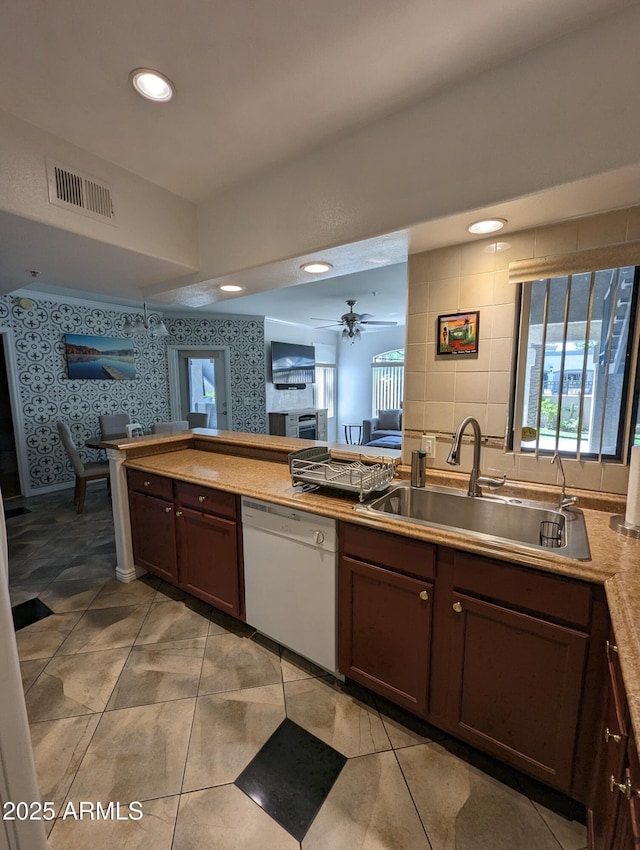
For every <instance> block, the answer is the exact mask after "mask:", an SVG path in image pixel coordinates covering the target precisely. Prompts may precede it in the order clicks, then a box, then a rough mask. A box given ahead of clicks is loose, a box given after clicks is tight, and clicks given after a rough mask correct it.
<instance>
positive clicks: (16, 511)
mask: <svg viewBox="0 0 640 850" xmlns="http://www.w3.org/2000/svg"><path fill="white" fill-rule="evenodd" d="M30 513H31V511H30V510H29V508H7V507H5V509H4V518H5V519H13V517H14V516H22V515H23V514H30Z"/></svg>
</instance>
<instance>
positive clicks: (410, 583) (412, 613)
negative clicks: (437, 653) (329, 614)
mask: <svg viewBox="0 0 640 850" xmlns="http://www.w3.org/2000/svg"><path fill="white" fill-rule="evenodd" d="M339 598H340V606H339V667H340V671H341V672H342V673H344V675H345V676H349V678H351V679H354V680H355V681H356V682H359V683H360V684H362V685H366V686H367V687H369V688H371V690H373V691H375V692H376V693H379V694H382V695H383V696H386V697H388V698H389V699H390V700H392V701H393V702H396V703H398V704H399V705H402V706H404V707H405V708H408V709H410V710H411V711H414V712H416V713H417V714H421V715H423V716H424V715H425V714H426V711H427V696H428V694H427V687H428V681H429V661H430V657H431V609H432V598H433V585H432V584H431V583H430V582H428V581H425V580H424V579H416V578H413V577H411V576H406V575H401V574H400V573H397V572H394V571H392V570H389V569H384V568H382V567H378V566H374V565H372V564H366V563H362V562H361V561H356V560H354V559H352V558H346V557H343V558H341V560H340V573H339Z"/></svg>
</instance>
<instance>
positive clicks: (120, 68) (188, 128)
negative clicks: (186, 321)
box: [0, 0, 640, 321]
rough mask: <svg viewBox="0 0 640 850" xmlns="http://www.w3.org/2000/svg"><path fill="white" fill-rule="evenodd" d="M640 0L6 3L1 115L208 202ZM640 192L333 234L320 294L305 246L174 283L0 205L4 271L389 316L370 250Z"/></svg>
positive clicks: (222, 305) (518, 203)
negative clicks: (151, 82)
mask: <svg viewBox="0 0 640 850" xmlns="http://www.w3.org/2000/svg"><path fill="white" fill-rule="evenodd" d="M636 4H637V0H484V2H483V3H478V2H477V0H395V2H390V0H348V2H345V0H323V2H321V3H319V2H317V0H261V2H256V0H215V2H210V0H184V1H183V3H181V4H177V3H176V4H158V3H155V2H153V0H136V1H135V2H133V3H132V2H131V0H126V2H125V0H110V2H109V3H104V2H103V1H102V0H100V1H99V0H55V2H47V0H8V2H6V3H5V4H3V15H2V27H1V28H0V75H1V78H2V80H3V85H2V86H1V87H0V110H4V111H6V112H8V113H11V114H12V115H15V116H17V117H18V118H21V119H23V120H24V121H27V122H29V123H31V124H33V125H35V126H36V127H39V128H41V129H44V130H47V131H49V132H50V133H53V134H54V135H55V136H57V137H59V138H61V139H64V140H66V141H68V142H70V143H72V144H74V145H76V146H78V147H80V148H83V149H84V150H86V151H88V152H89V153H92V154H94V155H96V156H99V157H101V158H103V159H104V160H107V161H109V162H111V163H114V164H115V165H117V166H119V167H121V168H124V169H126V170H128V171H130V172H133V173H134V174H136V175H139V176H140V177H143V178H145V179H146V180H149V181H151V182H152V183H155V184H157V185H158V186H161V187H163V188H165V189H168V190H169V191H171V192H173V193H175V194H177V195H180V196H182V197H184V198H187V199H190V200H193V201H195V202H200V201H202V200H204V199H206V198H209V197H211V196H212V194H215V193H216V192H218V191H220V190H221V189H222V188H224V187H227V186H229V185H232V184H234V183H239V182H242V181H245V180H248V179H250V178H251V177H252V176H254V175H256V174H259V173H261V172H264V171H265V170H267V169H269V168H271V167H273V166H275V165H277V164H278V163H282V162H284V161H286V160H288V159H291V158H294V157H296V156H298V155H301V154H302V153H304V152H307V151H309V150H312V149H315V148H319V147H321V146H322V145H323V144H325V143H329V142H332V141H335V140H336V139H338V138H340V137H343V136H346V135H348V134H349V133H350V132H352V131H353V130H355V129H357V128H358V127H361V126H363V125H365V124H367V123H368V122H370V121H373V120H375V119H377V118H380V117H383V116H386V115H392V114H394V113H395V112H397V111H398V110H400V109H402V108H403V107H405V106H406V105H408V104H411V103H414V102H417V101H418V100H420V99H423V98H425V97H427V96H429V95H435V94H437V93H439V92H443V91H445V90H446V89H448V88H451V87H453V86H454V85H456V84H459V83H460V82H461V81H463V80H464V79H468V78H472V77H473V76H474V75H476V74H478V73H479V72H480V71H482V70H485V69H488V68H491V67H494V66H498V65H499V64H501V63H503V62H505V61H507V60H508V59H511V58H514V57H517V56H519V55H522V54H523V53H526V52H527V51H532V50H535V49H536V48H538V47H540V46H541V45H543V44H545V43H548V42H550V41H552V40H554V39H556V38H560V37H561V36H563V35H565V34H567V33H569V32H571V31H573V30H577V29H579V28H581V27H584V26H587V25H588V24H591V23H593V22H594V21H597V20H598V19H599V18H602V19H604V17H605V16H609V15H612V14H615V13H616V12H617V11H619V10H622V9H626V8H629V7H631V6H634V5H636ZM137 66H148V67H155V68H157V69H158V70H161V71H163V72H164V73H166V74H167V75H168V76H169V77H170V78H171V79H172V80H173V81H174V83H175V84H176V86H177V95H176V97H175V98H174V100H173V101H172V102H171V103H169V104H164V105H158V104H151V103H148V102H146V101H144V100H143V99H141V98H140V97H139V96H138V95H136V94H135V93H134V92H133V90H132V89H131V87H130V86H129V83H128V75H129V72H130V71H131V70H132V69H133V68H134V67H137ZM637 203H640V165H638V166H637V167H636V166H633V167H627V168H624V169H620V170H618V171H616V172H611V173H609V174H604V175H602V174H600V175H596V176H594V177H592V178H589V179H585V180H582V181H579V182H576V183H571V184H568V185H565V186H560V187H557V188H554V189H551V190H549V191H545V192H541V193H538V194H535V195H529V196H527V197H525V198H514V199H513V200H511V201H508V202H506V203H504V204H500V205H499V206H491V207H486V208H484V209H477V210H469V211H468V212H465V213H463V214H459V215H455V216H448V217H446V218H441V219H438V220H431V221H428V222H423V223H420V224H417V225H416V226H414V227H411V228H408V229H406V230H404V231H400V232H397V233H394V234H383V235H379V236H376V237H374V238H372V239H367V240H363V241H361V242H358V243H356V244H351V245H346V246H340V245H339V246H336V247H334V248H332V249H330V250H328V251H323V252H322V254H323V256H324V257H326V258H327V259H330V261H331V262H333V263H334V269H333V270H332V271H331V272H330V273H329V274H327V275H326V276H324V278H323V282H324V286H320V287H319V288H318V289H317V292H316V288H317V287H318V284H317V283H314V285H313V286H312V287H301V286H298V285H299V284H302V283H304V282H306V281H307V280H308V276H307V275H305V274H304V273H303V272H302V271H301V270H300V265H301V264H302V262H303V261H304V260H305V259H308V258H312V255H308V256H305V257H292V258H288V259H285V260H282V261H280V262H274V263H271V264H270V265H268V266H260V267H259V268H251V269H247V270H244V271H239V272H237V273H234V274H233V275H227V276H225V277H221V278H216V279H213V280H208V281H205V282H198V283H194V284H189V281H187V280H180V281H179V284H180V285H178V284H177V283H176V281H175V278H176V276H178V277H179V272H178V271H177V270H176V268H175V266H174V265H173V264H172V263H170V262H165V261H163V260H162V259H161V258H156V257H151V256H145V255H143V254H136V253H135V252H131V251H128V250H125V249H122V248H118V247H115V246H109V245H105V244H100V243H98V242H96V241H95V240H88V239H87V240H84V239H83V238H82V237H77V236H73V234H69V233H66V234H65V233H63V232H61V231H60V230H54V229H53V228H51V229H48V228H47V227H46V226H45V225H41V224H38V223H37V222H33V221H32V222H28V221H27V220H26V219H18V218H15V219H12V217H11V216H10V215H8V214H4V213H0V215H1V216H2V218H1V219H0V255H1V256H2V261H1V262H0V279H1V278H2V277H3V275H4V277H6V280H7V281H10V280H16V279H17V275H18V272H21V273H22V275H23V277H24V271H25V269H26V268H33V267H36V268H37V267H39V266H41V267H43V268H46V269H47V274H46V275H43V277H42V278H40V279H39V280H37V281H35V282H34V283H33V287H35V288H38V289H40V290H41V291H49V292H52V293H53V292H60V293H62V292H65V291H71V292H75V294H77V295H86V297H89V298H100V297H101V296H106V297H110V298H115V299H118V300H123V299H126V298H129V299H135V298H138V297H139V298H140V300H142V297H145V298H146V299H147V300H149V301H151V302H153V303H154V304H155V305H156V306H157V307H159V308H162V309H184V308H197V309H203V308H204V309H207V310H211V311H215V312H235V313H237V312H250V313H252V314H260V315H262V314H264V315H271V316H273V315H277V316H278V317H279V318H282V319H286V320H289V321H301V320H302V319H303V317H304V316H305V315H307V314H308V316H311V315H314V314H317V315H323V314H324V313H325V312H327V309H329V310H330V312H329V313H327V315H328V316H329V317H331V316H332V315H334V314H335V315H336V316H337V315H340V313H342V312H344V310H343V309H342V302H343V301H344V300H345V299H346V298H347V297H357V298H358V300H359V304H358V307H357V308H356V309H358V310H359V311H361V312H362V311H366V312H370V313H374V314H376V315H377V316H379V317H381V318H382V314H383V313H384V312H386V311H389V307H388V306H386V305H384V302H383V287H379V293H378V296H376V298H377V299H378V300H377V302H376V306H375V309H372V308H371V307H370V306H369V304H368V303H367V304H364V303H360V301H361V300H362V298H364V297H365V296H366V295H367V293H368V292H369V291H374V290H373V289H372V288H370V284H369V283H368V282H365V283H362V281H361V280H360V278H359V275H358V273H359V272H361V271H362V270H366V269H372V270H373V273H374V274H377V273H378V272H379V271H380V267H379V264H378V263H377V262H372V258H373V259H376V260H380V258H383V259H384V262H385V263H386V264H388V265H389V266H391V267H393V266H396V265H397V264H401V263H402V262H403V261H404V260H406V257H407V254H408V253H414V252H417V251H423V250H430V249H433V248H437V247H441V246H444V245H449V244H456V243H459V242H462V241H464V240H466V239H470V238H472V237H469V235H468V234H467V233H466V230H465V227H466V225H467V224H468V223H469V221H470V220H472V219H475V218H481V217H484V216H485V215H491V214H492V215H500V216H502V217H505V218H507V219H508V220H509V224H508V226H507V228H506V229H505V231H504V234H505V236H504V238H508V233H509V232H514V231H516V230H521V229H523V228H528V227H532V226H536V225H540V224H545V223H548V222H552V221H558V220H562V219H566V218H571V217H575V216H576V215H587V214H590V213H594V212H599V211H602V210H606V209H610V208H616V207H621V206H626V205H632V204H637ZM26 257H28V258H29V259H28V262H27V260H26V259H25V258H26ZM347 276H348V277H347ZM194 277H195V276H194ZM365 277H366V276H365ZM340 278H342V280H340ZM192 279H193V278H192ZM229 280H233V281H234V282H239V283H242V284H244V285H245V286H246V287H247V289H248V291H250V292H251V293H254V294H253V295H251V296H247V297H241V298H233V297H223V296H221V295H219V294H218V292H217V289H216V286H217V285H218V284H220V283H223V282H226V281H229ZM163 281H164V282H166V283H163ZM333 281H335V284H334V283H333ZM152 283H153V285H151V284H152ZM361 283H362V285H363V286H364V289H363V290H361V291H360V292H359V291H358V290H357V286H358V285H360V284H361ZM329 284H330V285H329ZM334 286H335V292H334ZM283 287H284V288H283ZM10 288H14V287H10V285H9V284H8V283H7V286H5V287H4V289H5V291H6V290H7V289H10ZM65 288H66V289H65ZM143 290H144V293H145V294H144V296H143V295H142V293H143ZM166 290H169V291H166ZM347 290H348V291H347ZM375 291H378V289H376V290H375ZM267 292H269V293H270V294H269V295H266V294H265V293H267ZM329 293H331V295H330V296H329ZM303 295H304V297H305V300H306V298H307V297H309V298H313V299H316V298H320V299H322V298H324V297H325V296H326V297H327V298H328V297H331V298H332V299H334V301H335V304H332V306H331V307H329V304H328V303H327V304H326V309H324V305H323V303H322V301H320V303H318V302H313V301H312V302H311V304H314V303H317V305H318V306H317V308H316V307H315V306H314V307H313V309H311V307H309V308H307V307H306V306H304V305H300V304H299V303H298V300H299V296H300V297H302V296H303ZM393 297H394V298H395V297H397V296H393ZM252 299H253V300H252ZM262 299H264V300H262ZM247 305H248V306H247ZM258 305H260V306H258ZM391 306H393V304H392V305H391ZM321 307H323V309H322V310H321V309H320V308H321ZM336 311H339V312H338V313H336ZM391 312H393V311H391ZM400 312H402V313H404V308H403V309H402V310H401V311H400Z"/></svg>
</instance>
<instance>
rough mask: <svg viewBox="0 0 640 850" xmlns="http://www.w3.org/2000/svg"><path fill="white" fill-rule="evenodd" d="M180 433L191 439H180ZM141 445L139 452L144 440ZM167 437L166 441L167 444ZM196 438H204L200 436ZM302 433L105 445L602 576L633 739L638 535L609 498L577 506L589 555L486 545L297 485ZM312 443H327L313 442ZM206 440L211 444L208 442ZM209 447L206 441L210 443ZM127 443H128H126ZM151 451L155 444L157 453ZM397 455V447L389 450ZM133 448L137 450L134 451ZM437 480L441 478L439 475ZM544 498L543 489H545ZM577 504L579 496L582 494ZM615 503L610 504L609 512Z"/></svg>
mask: <svg viewBox="0 0 640 850" xmlns="http://www.w3.org/2000/svg"><path fill="white" fill-rule="evenodd" d="M185 437H188V438H190V440H191V442H185ZM194 438H197V439H200V440H203V439H204V440H206V441H207V442H209V441H211V443H216V444H218V445H216V446H215V450H213V451H207V450H202V448H197V449H196V448H191V447H190V446H193V445H194V444H195V439H194ZM143 444H144V449H145V450H146V451H147V452H151V453H148V454H146V455H144V456H139V455H138V451H136V449H137V450H139V449H141V448H142V447H143ZM172 444H173V445H172ZM220 444H226V445H229V446H234V447H237V448H238V449H242V448H247V449H251V448H259V449H261V450H265V451H267V453H268V452H269V450H273V452H274V457H276V454H277V453H280V455H279V456H278V460H277V461H276V460H268V459H267V460H264V459H260V460H257V459H253V458H248V457H243V456H239V455H237V454H235V455H233V454H226V453H224V445H220ZM200 445H201V446H203V443H202V442H201V443H200ZM309 445H310V443H309V441H302V440H287V439H285V438H282V437H266V436H265V435H259V434H237V433H235V432H222V431H219V432H217V431H204V430H202V431H199V430H196V431H195V432H194V433H193V434H191V433H190V432H188V433H187V434H182V435H172V436H170V437H160V436H150V437H142V438H135V439H133V440H127V441H124V440H123V441H113V442H112V443H111V446H112V447H114V448H115V447H117V448H119V449H121V450H122V451H124V452H126V454H127V460H126V465H127V467H130V468H133V469H139V470H143V471H146V472H154V473H157V474H159V475H165V476H167V477H169V478H175V479H178V480H184V481H188V482H191V483H195V484H202V485H203V486H208V487H215V488H218V489H220V490H226V491H229V492H233V493H237V494H240V495H243V496H249V497H253V498H256V499H264V500H266V501H270V502H274V503H276V504H281V505H286V506H289V507H291V508H296V509H299V510H306V511H310V512H311V513H317V514H320V515H323V516H329V517H333V518H334V519H336V520H341V521H346V522H352V523H356V524H362V525H367V526H369V527H372V528H378V529H380V530H384V531H387V532H395V533H397V534H402V535H405V536H407V537H412V538H416V539H419V540H424V541H426V542H430V543H434V544H439V545H444V546H452V547H455V548H458V549H463V550H465V551H468V552H473V553H475V554H478V555H483V556H485V557H486V556H495V557H496V558H499V559H501V560H503V561H508V562H511V563H515V564H519V565H525V566H530V567H534V568H535V569H539V570H543V571H545V572H552V573H555V574H557V575H562V576H566V577H568V578H574V579H581V580H583V581H588V582H593V583H597V584H603V585H604V587H605V592H606V596H607V601H608V604H609V611H610V616H611V621H612V624H613V628H614V631H615V635H616V642H617V644H618V647H619V650H620V652H619V654H620V662H621V667H622V673H623V678H624V683H625V689H626V692H627V699H628V703H629V711H630V716H631V722H632V726H633V729H634V732H635V735H636V740H637V741H640V540H634V539H632V538H628V537H624V536H622V535H620V534H617V533H616V532H614V531H612V530H611V529H610V528H609V518H610V515H611V512H612V506H615V505H616V499H615V498H611V499H609V500H608V499H607V497H604V498H600V497H597V498H596V499H595V500H594V504H598V506H600V505H602V506H608V507H609V512H606V511H603V510H594V509H591V508H582V510H583V512H584V515H585V519H586V523H587V531H588V535H589V545H590V547H591V556H592V560H591V561H574V560H571V559H568V558H563V557H561V556H558V555H556V554H553V553H551V551H550V552H549V553H547V552H546V551H545V552H542V551H538V550H527V549H526V548H524V547H518V546H515V545H511V544H505V545H504V546H502V545H500V544H498V543H496V544H492V545H487V543H486V542H485V541H481V540H475V539H473V538H471V537H468V536H465V535H464V534H462V533H457V532H450V531H445V530H444V529H437V528H430V527H428V526H423V525H417V524H415V523H410V522H406V521H404V520H399V519H393V518H390V517H388V516H384V517H381V518H378V516H376V515H373V516H372V515H371V514H365V513H360V512H356V511H354V510H353V507H354V505H355V504H357V503H358V500H357V498H356V497H355V496H352V495H350V494H345V497H344V498H340V497H338V496H335V495H326V494H323V493H322V492H311V493H305V492H300V490H299V489H298V488H294V487H293V486H292V484H291V476H290V474H289V470H288V466H287V465H286V464H285V463H283V462H282V457H283V454H282V453H283V452H287V451H295V450H296V449H298V448H308V447H309ZM316 445H326V444H321V443H318V444H316ZM206 448H207V449H208V448H210V447H209V446H208V445H207V446H206ZM211 448H213V446H211ZM132 449H133V450H134V451H131V450H132ZM354 449H355V451H356V453H357V454H362V455H375V452H371V450H368V451H366V450H365V449H366V447H346V446H344V445H339V446H336V447H335V450H336V451H342V452H344V453H345V455H346V456H349V455H353V452H354ZM156 452H162V453H161V454H158V453H156ZM395 454H396V457H397V454H398V453H395ZM134 455H138V456H134ZM437 483H441V482H440V481H438V482H437ZM546 492H547V501H548V500H549V495H548V494H549V490H548V489H547V491H546ZM581 504H583V501H582V500H581ZM620 510H621V508H620V507H619V504H618V507H617V508H616V507H613V512H616V511H617V512H619V511H620Z"/></svg>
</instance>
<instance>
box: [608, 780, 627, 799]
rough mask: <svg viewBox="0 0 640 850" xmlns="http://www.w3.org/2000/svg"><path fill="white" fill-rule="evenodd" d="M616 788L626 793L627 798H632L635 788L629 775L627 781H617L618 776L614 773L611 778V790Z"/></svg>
mask: <svg viewBox="0 0 640 850" xmlns="http://www.w3.org/2000/svg"><path fill="white" fill-rule="evenodd" d="M616 788H617V789H618V791H619V792H620V793H621V794H624V796H625V797H626V798H627V800H630V799H631V794H632V792H633V788H632V786H631V780H630V779H629V777H628V776H627V781H626V782H616V778H615V776H613V774H612V775H611V778H610V779H609V790H610V791H611V792H613V791H615V790H616Z"/></svg>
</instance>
